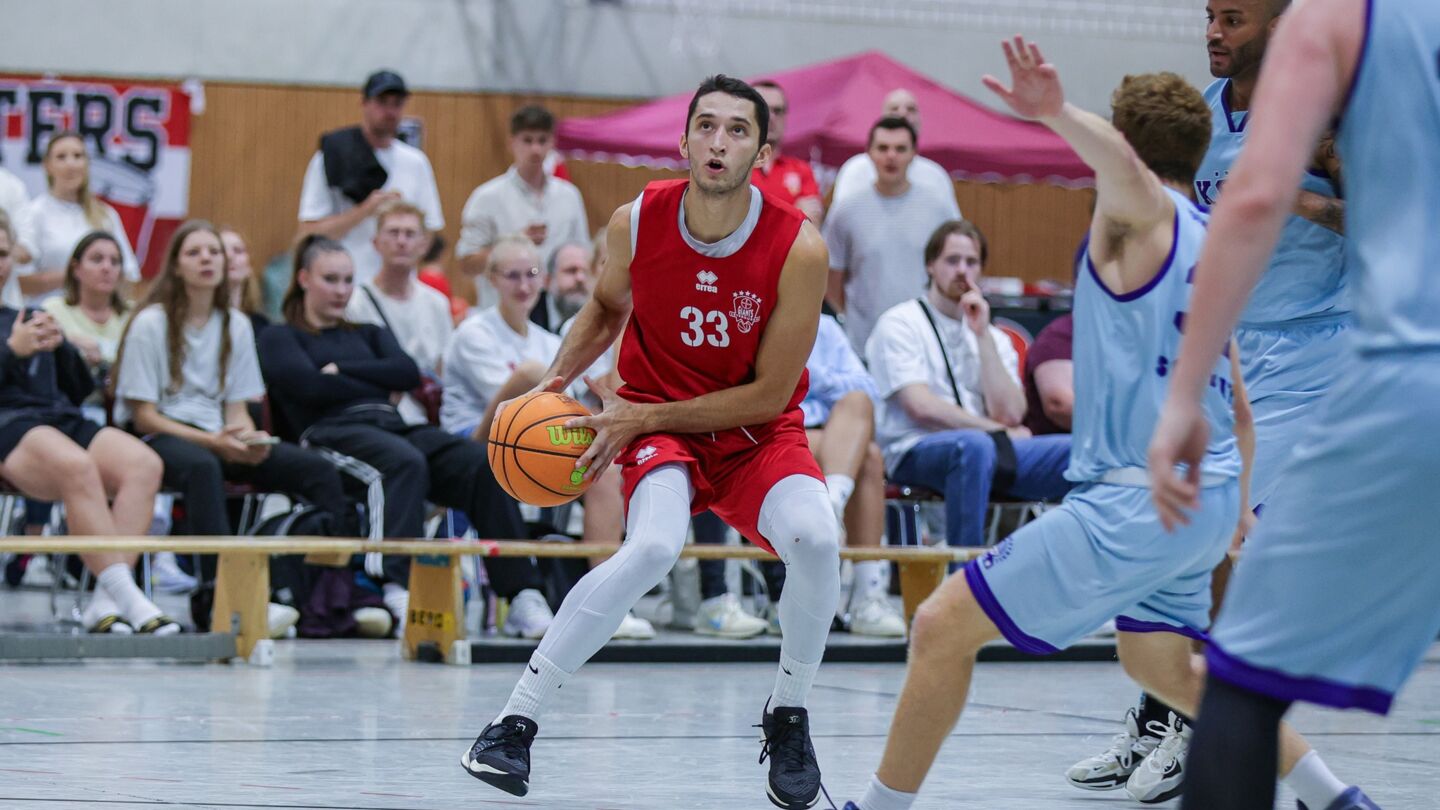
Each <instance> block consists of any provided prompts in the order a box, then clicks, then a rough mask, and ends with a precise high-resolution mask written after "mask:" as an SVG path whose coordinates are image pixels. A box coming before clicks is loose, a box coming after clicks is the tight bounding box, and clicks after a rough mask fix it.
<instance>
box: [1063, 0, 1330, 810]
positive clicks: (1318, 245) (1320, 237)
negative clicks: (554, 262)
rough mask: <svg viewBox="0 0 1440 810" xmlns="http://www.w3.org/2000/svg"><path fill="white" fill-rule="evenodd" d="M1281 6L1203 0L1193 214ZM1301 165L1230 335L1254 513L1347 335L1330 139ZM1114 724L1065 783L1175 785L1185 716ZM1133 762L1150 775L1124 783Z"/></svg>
mask: <svg viewBox="0 0 1440 810" xmlns="http://www.w3.org/2000/svg"><path fill="white" fill-rule="evenodd" d="M1289 5H1290V2H1289V0H1209V2H1208V4H1207V5H1206V17H1207V18H1208V19H1209V26H1208V27H1207V28H1206V42H1207V44H1208V49H1209V55H1210V73H1211V75H1213V76H1214V77H1215V79H1216V80H1215V81H1214V82H1212V83H1211V84H1210V86H1209V87H1208V88H1207V89H1206V90H1205V101H1206V102H1207V103H1208V104H1209V105H1210V109H1211V114H1212V127H1211V139H1210V149H1209V151H1208V152H1206V155H1205V160H1204V161H1203V162H1202V163H1201V164H1200V171H1199V173H1198V174H1197V175H1196V177H1195V196H1196V200H1197V201H1198V202H1199V204H1200V207H1201V209H1202V210H1207V211H1208V210H1209V209H1210V208H1211V207H1212V206H1214V205H1215V203H1216V202H1217V201H1218V200H1219V197H1220V192H1221V188H1222V187H1223V186H1224V184H1225V182H1226V181H1227V179H1228V178H1229V175H1230V167H1231V165H1232V164H1234V162H1235V160H1236V159H1237V158H1238V157H1239V156H1240V151H1241V149H1242V147H1244V145H1245V137H1246V133H1247V129H1248V128H1247V124H1248V122H1249V114H1250V107H1251V102H1252V100H1253V99H1254V96H1255V86H1256V84H1257V82H1258V81H1259V79H1260V65H1261V62H1262V61H1263V60H1264V58H1265V51H1266V48H1267V46H1268V45H1269V42H1270V38H1271V37H1272V36H1273V35H1274V32H1275V29H1276V27H1277V26H1278V25H1279V24H1280V15H1281V14H1282V13H1284V12H1285V10H1286V8H1287V7H1288V6H1289ZM1310 164H1311V165H1310V166H1309V168H1308V170H1307V171H1306V173H1305V176H1304V179H1303V180H1302V182H1301V191H1300V195H1299V197H1298V198H1297V200H1296V203H1295V206H1294V208H1293V210H1292V211H1291V214H1290V216H1289V217H1288V218H1287V220H1286V224H1285V229H1284V231H1283V232H1282V234H1281V237H1280V243H1279V247H1278V248H1277V250H1276V251H1275V254H1274V256H1273V257H1271V260H1270V264H1269V267H1268V270H1267V272H1266V273H1265V275H1264V276H1263V277H1262V278H1261V279H1260V282H1259V284H1258V285H1257V286H1256V288H1255V293H1254V295H1253V296H1252V297H1251V299H1250V303H1249V305H1248V306H1247V307H1246V310H1245V312H1244V314H1243V315H1242V316H1241V318H1240V323H1239V325H1238V327H1237V329H1236V332H1235V340H1236V343H1237V344H1238V345H1239V347H1240V366H1241V373H1242V374H1243V376H1244V378H1245V385H1246V387H1247V389H1248V390H1249V396H1250V407H1251V411H1252V412H1253V413H1254V419H1255V460H1254V466H1253V468H1252V472H1251V483H1250V498H1249V503H1248V504H1247V505H1246V506H1247V508H1249V509H1252V510H1254V514H1255V515H1257V516H1258V515H1259V514H1261V512H1262V511H1263V509H1264V506H1265V503H1266V502H1267V501H1268V500H1269V499H1270V496H1271V495H1272V494H1273V493H1274V491H1275V487H1276V485H1277V484H1278V483H1279V481H1280V479H1281V477H1282V475H1283V474H1284V472H1285V468H1286V464H1287V462H1288V461H1289V459H1290V456H1291V451H1292V450H1293V449H1294V447H1295V445H1296V444H1297V443H1298V442H1299V440H1300V437H1301V436H1302V435H1303V434H1304V433H1305V432H1306V430H1307V429H1308V428H1309V427H1310V426H1311V425H1312V424H1314V421H1315V418H1316V416H1317V412H1318V409H1317V408H1316V407H1315V406H1316V405H1317V404H1318V403H1319V401H1320V400H1321V399H1322V398H1323V397H1324V395H1325V393H1326V392H1327V391H1329V390H1330V388H1331V387H1332V386H1334V385H1335V383H1336V382H1337V381H1338V380H1339V379H1340V377H1341V374H1342V370H1343V368H1344V365H1343V363H1342V362H1341V360H1342V359H1343V358H1344V357H1345V356H1346V353H1345V351H1344V347H1345V345H1346V343H1347V342H1348V340H1349V335H1348V332H1349V326H1350V306H1349V304H1348V303H1347V301H1346V292H1345V256H1344V250H1345V238H1344V236H1342V232H1343V230H1344V226H1343V221H1344V214H1345V203H1344V202H1343V201H1342V200H1340V199H1338V198H1339V196H1340V164H1339V161H1338V159H1337V158H1336V157H1335V148H1334V142H1333V139H1331V138H1329V137H1327V138H1325V139H1323V140H1322V141H1321V144H1320V146H1319V148H1318V149H1317V150H1316V153H1315V155H1314V156H1313V158H1312V159H1311V161H1310ZM1237 539H1239V538H1237ZM1226 567H1228V564H1226ZM1125 725H1126V727H1125V732H1124V733H1123V734H1120V735H1117V736H1116V738H1115V741H1114V743H1113V744H1112V745H1111V747H1110V748H1109V749H1108V750H1106V751H1104V752H1102V753H1100V754H1098V755H1096V756H1094V757H1091V758H1089V759H1085V760H1082V761H1080V762H1077V763H1076V764H1075V765H1073V766H1072V767H1071V768H1070V770H1069V771H1067V772H1066V778H1067V779H1068V780H1069V781H1070V783H1071V784H1073V785H1075V786H1076V787H1081V788H1085V789H1087V790H1112V789H1115V788H1119V787H1126V788H1127V789H1128V790H1129V791H1130V793H1131V795H1132V796H1133V797H1134V798H1136V799H1138V800H1140V801H1146V800H1148V799H1150V798H1152V797H1153V795H1158V793H1157V792H1166V793H1168V792H1170V791H1171V790H1173V789H1175V788H1176V787H1177V786H1178V785H1179V784H1180V781H1181V780H1182V779H1183V778H1184V767H1183V766H1184V761H1185V751H1186V746H1187V745H1188V740H1189V730H1188V728H1187V720H1186V719H1185V718H1184V717H1183V716H1182V715H1180V714H1179V713H1176V712H1174V711H1173V710H1172V709H1171V708H1170V707H1169V706H1166V705H1165V704H1164V703H1162V702H1161V701H1158V700H1155V699H1154V698H1153V697H1148V696H1145V697H1142V698H1141V701H1140V704H1139V705H1138V706H1137V707H1136V708H1135V709H1133V710H1131V711H1130V712H1128V713H1127V715H1126V723H1125ZM1172 736H1176V737H1179V739H1178V740H1177V741H1176V743H1175V744H1172V745H1171V746H1168V747H1166V751H1168V752H1170V753H1169V754H1168V755H1158V754H1152V752H1154V751H1156V750H1157V749H1158V748H1159V747H1160V745H1161V744H1162V742H1163V741H1164V740H1165V739H1166V738H1168V737H1172ZM1142 767H1143V768H1144V769H1145V770H1146V771H1148V773H1147V777H1150V778H1145V779H1141V780H1132V779H1131V775H1132V774H1133V773H1134V772H1135V771H1137V770H1140V769H1141V768H1142ZM1162 775H1163V776H1162Z"/></svg>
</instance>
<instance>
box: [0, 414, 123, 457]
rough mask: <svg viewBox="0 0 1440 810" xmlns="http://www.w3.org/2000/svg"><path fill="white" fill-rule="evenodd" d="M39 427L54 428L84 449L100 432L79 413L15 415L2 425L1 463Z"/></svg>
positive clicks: (0, 431)
mask: <svg viewBox="0 0 1440 810" xmlns="http://www.w3.org/2000/svg"><path fill="white" fill-rule="evenodd" d="M37 427H53V428H55V429H56V430H58V431H60V432H61V433H64V434H65V435H66V436H69V437H70V440H71V441H73V442H75V443H76V444H78V445H80V446H81V447H82V448H86V447H89V446H90V442H92V441H94V440H95V434H97V433H99V432H100V426H99V425H97V424H95V423H94V422H91V421H90V420H89V419H86V418H85V417H84V416H82V415H81V414H80V413H79V412H78V411H75V412H70V411H59V412H57V411H49V412H44V411H35V412H28V413H24V412H22V413H18V414H13V415H12V416H11V418H10V419H9V421H6V422H5V423H4V424H0V463H3V462H4V460H5V459H8V458H10V454H11V453H12V452H14V450H15V448H16V447H18V446H19V445H20V440H21V439H23V438H25V434H26V433H29V432H30V431H32V430H34V429H35V428H37Z"/></svg>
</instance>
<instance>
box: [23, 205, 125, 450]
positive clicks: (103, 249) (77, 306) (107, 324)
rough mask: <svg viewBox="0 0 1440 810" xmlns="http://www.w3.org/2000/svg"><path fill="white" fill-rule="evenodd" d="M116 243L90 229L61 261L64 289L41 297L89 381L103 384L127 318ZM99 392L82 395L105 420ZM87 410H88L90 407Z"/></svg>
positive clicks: (107, 234)
mask: <svg viewBox="0 0 1440 810" xmlns="http://www.w3.org/2000/svg"><path fill="white" fill-rule="evenodd" d="M121 256H122V254H121V251H120V243H119V242H118V241H117V240H116V239H115V237H114V236H112V235H110V234H109V233H107V232H105V231H91V232H90V233H87V234H85V235H84V236H83V237H81V238H80V241H79V242H78V243H76V245H75V250H74V251H73V252H72V253H71V254H70V261H69V262H67V263H66V264H65V281H64V285H63V287H62V289H63V290H64V295H63V296H61V297H57V298H50V299H47V300H46V301H45V303H44V305H43V308H44V310H45V311H46V312H48V313H50V315H51V317H53V318H54V319H55V322H56V323H57V324H59V325H60V330H61V331H62V332H64V333H65V339H66V340H67V341H69V342H70V344H71V345H73V346H74V347H75V348H76V349H78V350H79V351H80V355H81V356H82V357H84V358H85V365H86V366H87V367H88V368H89V369H90V373H91V376H93V377H94V378H95V382H96V383H97V384H98V385H100V386H103V385H105V383H106V378H107V377H108V376H109V374H110V367H111V366H113V365H114V364H115V353H116V352H117V351H119V349H120V337H121V336H122V335H123V334H124V333H125V324H126V323H128V322H129V321H130V310H131V304H130V302H129V301H127V300H125V297H124V296H123V295H121V293H120V286H121V272H122V270H121V266H120V264H121V262H122V261H123V259H122V258H121ZM102 401H103V392H102V391H99V390H97V391H96V392H95V393H94V394H92V395H91V396H90V398H89V399H87V400H86V402H85V404H86V411H87V413H88V414H89V415H90V416H91V418H97V417H98V421H99V422H100V423H101V424H104V423H105V414H104V410H103V408H102V407H100V406H101V405H102ZM92 411H93V412H92Z"/></svg>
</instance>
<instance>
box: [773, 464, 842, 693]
mask: <svg viewBox="0 0 1440 810" xmlns="http://www.w3.org/2000/svg"><path fill="white" fill-rule="evenodd" d="M759 527H760V533H761V534H763V535H764V536H765V539H766V540H768V541H770V545H771V546H773V547H774V549H775V553H776V554H778V555H780V559H781V561H782V562H784V563H785V566H786V572H785V591H784V593H783V594H782V595H781V597H780V629H781V633H782V636H781V641H780V673H779V675H778V676H777V679H776V684H775V693H774V695H773V696H772V703H773V705H775V706H790V707H803V706H804V705H805V698H806V696H807V695H808V694H809V692H810V684H811V682H813V680H814V678H815V672H816V670H817V669H818V668H819V666H820V659H821V658H822V657H824V654H825V641H826V639H827V638H828V637H829V635H830V621H831V619H833V618H834V616H835V609H836V607H838V605H839V602H840V546H839V536H840V529H839V526H838V524H837V523H836V522H835V511H834V509H832V508H831V505H830V493H829V490H827V489H826V488H825V484H824V483H823V482H821V481H818V480H816V479H814V478H811V477H810V476H808V475H792V476H790V477H788V478H785V479H782V480H781V481H780V482H779V483H777V484H776V485H775V486H774V487H772V488H771V489H770V492H768V493H767V494H766V495H765V501H764V503H763V504H762V505H761V507H760V521H759Z"/></svg>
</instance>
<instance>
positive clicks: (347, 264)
mask: <svg viewBox="0 0 1440 810" xmlns="http://www.w3.org/2000/svg"><path fill="white" fill-rule="evenodd" d="M299 281H300V287H301V288H302V289H303V290H305V309H306V310H307V312H308V314H309V315H310V319H311V320H312V321H314V322H315V323H317V324H333V323H336V322H338V321H340V320H341V319H342V318H344V317H345V307H346V306H347V305H348V304H349V303H350V294H351V293H352V292H354V290H355V265H354V263H352V262H351V261H350V256H349V254H346V253H341V252H339V251H336V252H334V253H321V254H319V255H318V256H316V257H315V258H314V259H313V260H312V261H311V262H310V266H309V267H306V268H302V269H301V270H300V278H299Z"/></svg>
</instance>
